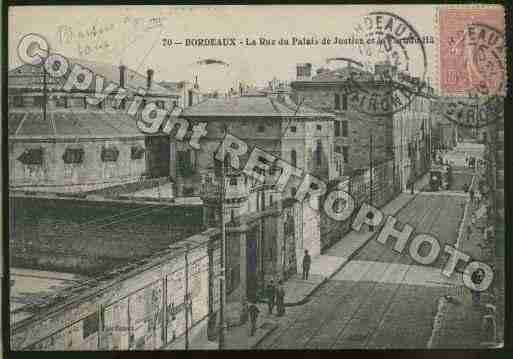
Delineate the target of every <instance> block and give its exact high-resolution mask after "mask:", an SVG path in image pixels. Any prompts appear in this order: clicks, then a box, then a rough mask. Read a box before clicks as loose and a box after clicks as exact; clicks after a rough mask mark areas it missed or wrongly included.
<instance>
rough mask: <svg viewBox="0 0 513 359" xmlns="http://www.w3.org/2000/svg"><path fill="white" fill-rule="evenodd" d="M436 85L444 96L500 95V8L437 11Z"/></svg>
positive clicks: (502, 53) (502, 70) (502, 71)
mask: <svg viewBox="0 0 513 359" xmlns="http://www.w3.org/2000/svg"><path fill="white" fill-rule="evenodd" d="M439 20H440V24H439V29H440V34H439V39H440V84H441V90H442V92H443V94H445V95H462V94H463V95H468V94H469V93H470V92H475V93H478V94H481V95H503V94H504V92H505V85H506V84H505V79H506V75H505V73H506V62H505V59H506V57H505V44H504V41H505V38H504V29H505V25H504V12H503V9H502V8H500V7H482V8H474V9H472V8H471V9H468V8H457V9H454V8H441V9H440V12H439Z"/></svg>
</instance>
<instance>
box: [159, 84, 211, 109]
mask: <svg viewBox="0 0 513 359" xmlns="http://www.w3.org/2000/svg"><path fill="white" fill-rule="evenodd" d="M159 85H160V86H162V87H164V88H166V89H167V90H168V91H170V92H171V93H172V95H171V97H172V98H173V100H172V102H173V105H174V106H178V107H181V108H184V107H188V106H193V105H195V104H197V103H198V102H200V101H202V98H203V96H202V94H201V92H200V89H199V85H198V83H197V81H196V82H195V83H194V84H192V83H191V82H190V81H179V82H172V81H161V82H159Z"/></svg>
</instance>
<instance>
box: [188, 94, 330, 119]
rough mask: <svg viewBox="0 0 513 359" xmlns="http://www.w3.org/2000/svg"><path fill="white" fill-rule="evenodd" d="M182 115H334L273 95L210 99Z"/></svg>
mask: <svg viewBox="0 0 513 359" xmlns="http://www.w3.org/2000/svg"><path fill="white" fill-rule="evenodd" d="M182 116H185V117H187V116H209V117H215V116H230V117H231V116H233V117H241V116H251V117H293V116H297V117H332V115H330V114H328V113H325V112H319V111H316V110H314V109H311V108H309V107H307V106H304V105H301V106H299V109H298V106H297V105H296V104H295V103H294V102H292V100H288V99H286V100H278V99H275V98H271V97H256V96H255V97H231V98H223V99H208V100H205V101H203V102H200V103H198V104H197V105H194V106H191V107H186V108H185V109H184V110H183V112H182Z"/></svg>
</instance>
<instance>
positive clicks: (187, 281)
mask: <svg viewBox="0 0 513 359" xmlns="http://www.w3.org/2000/svg"><path fill="white" fill-rule="evenodd" d="M189 297H190V296H189V243H185V295H184V302H185V350H189V306H190V303H189V300H190V298H189Z"/></svg>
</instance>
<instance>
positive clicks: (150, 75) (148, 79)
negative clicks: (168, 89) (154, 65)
mask: <svg viewBox="0 0 513 359" xmlns="http://www.w3.org/2000/svg"><path fill="white" fill-rule="evenodd" d="M153 73H154V71H153V70H152V69H148V70H147V71H146V88H147V89H148V90H149V89H150V87H151V83H152V81H153Z"/></svg>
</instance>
